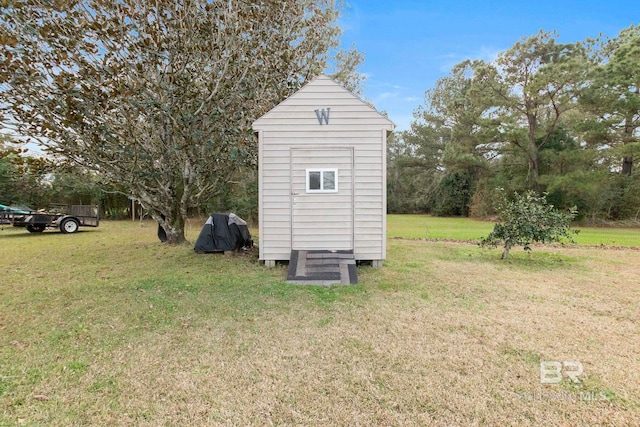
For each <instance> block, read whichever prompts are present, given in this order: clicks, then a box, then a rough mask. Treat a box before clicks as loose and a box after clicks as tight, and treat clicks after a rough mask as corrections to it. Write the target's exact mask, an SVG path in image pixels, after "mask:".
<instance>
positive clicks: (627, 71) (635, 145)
mask: <svg viewBox="0 0 640 427" xmlns="http://www.w3.org/2000/svg"><path fill="white" fill-rule="evenodd" d="M596 46H597V47H599V49H598V50H597V51H596V53H597V54H598V55H599V58H600V60H601V62H600V64H599V66H598V67H595V68H593V70H592V72H591V73H590V75H589V84H588V85H586V86H585V87H584V88H583V90H582V94H581V97H580V104H581V106H582V107H583V110H582V112H583V113H586V114H583V118H585V119H586V120H583V122H582V125H583V126H582V128H581V129H582V130H583V131H584V132H583V136H584V137H585V139H586V140H587V141H588V142H590V143H591V144H593V145H597V146H598V147H599V148H600V149H604V148H613V149H615V150H616V151H617V153H616V154H617V156H618V157H619V158H621V159H622V163H621V165H620V173H621V174H622V175H625V176H630V175H631V173H632V171H633V164H634V155H635V156H637V155H638V153H640V66H639V64H640V26H633V25H632V26H630V27H629V28H626V29H624V30H622V31H621V32H620V34H619V35H618V36H617V37H615V38H613V39H610V40H607V41H605V42H604V43H602V44H601V45H600V46H598V45H596Z"/></svg>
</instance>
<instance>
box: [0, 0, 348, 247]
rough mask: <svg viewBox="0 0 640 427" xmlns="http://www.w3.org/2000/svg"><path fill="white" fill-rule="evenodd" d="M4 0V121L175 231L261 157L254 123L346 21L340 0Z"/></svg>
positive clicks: (323, 61)
mask: <svg viewBox="0 0 640 427" xmlns="http://www.w3.org/2000/svg"><path fill="white" fill-rule="evenodd" d="M3 3H4V4H3V7H2V9H1V10H0V48H1V50H0V64H2V67H0V81H1V82H3V83H2V84H1V85H0V113H1V114H2V122H3V124H4V126H8V127H12V128H13V129H14V130H15V131H16V132H17V133H19V134H21V135H27V136H29V137H31V138H33V139H36V140H37V141H39V142H40V143H41V144H42V145H43V146H45V147H47V149H48V150H49V152H51V153H53V154H58V155H61V156H63V157H65V158H67V159H70V160H71V161H73V162H76V163H78V164H81V165H84V166H85V167H87V168H90V169H92V170H96V171H98V172H99V173H100V174H101V176H102V177H104V178H105V179H107V180H108V181H110V182H113V183H117V184H119V185H123V186H124V188H126V189H127V191H129V192H130V195H132V196H133V197H135V198H136V199H138V200H139V201H140V202H141V203H142V204H143V205H144V206H145V207H146V208H147V209H148V210H149V211H150V212H151V214H152V215H153V216H154V218H156V219H157V220H158V221H159V223H160V224H161V226H162V227H163V228H164V229H165V231H166V232H167V236H168V238H169V241H170V242H172V243H179V242H182V241H184V220H185V217H186V215H187V212H188V209H189V208H190V207H192V206H196V205H198V203H200V202H202V201H203V200H204V201H206V200H208V199H210V198H212V197H215V196H216V195H217V194H219V193H220V192H221V191H223V190H224V188H225V185H226V183H227V181H228V179H229V178H228V177H229V176H230V175H231V174H232V173H233V171H235V170H236V169H237V168H238V166H239V165H243V164H254V163H255V158H256V151H257V150H256V141H255V139H254V137H253V135H252V132H251V131H250V126H251V123H252V122H253V121H254V120H255V119H256V118H258V117H259V116H260V115H262V114H264V113H265V112H266V111H268V110H269V109H270V108H272V107H273V106H274V105H275V104H277V103H278V102H280V101H281V100H282V99H284V98H285V97H286V96H288V95H290V94H292V93H293V92H294V91H295V90H296V89H298V88H299V87H300V85H301V84H303V83H304V82H305V81H306V80H308V79H309V78H311V77H313V76H315V75H317V74H319V73H320V72H322V71H323V70H324V69H326V68H327V66H328V63H329V61H330V52H331V51H332V50H334V48H335V47H336V46H337V45H338V41H339V39H338V38H339V35H340V28H339V27H338V26H337V23H336V21H337V18H338V16H339V5H337V4H336V3H335V2H334V0H282V1H278V2H273V1H269V0H253V1H246V0H229V1H224V2H223V1H211V0H186V1H181V0H158V1H153V2H150V1H146V0H119V1H111V0H64V1H62V0H48V1H42V2H34V1H31V0H15V1H11V2H3ZM358 55H359V54H358V53H357V51H355V50H352V51H351V52H343V53H342V54H341V56H339V57H338V58H337V63H338V66H340V65H341V64H342V65H344V67H346V68H347V72H345V73H342V74H339V75H338V76H337V77H338V78H342V79H343V80H347V81H348V80H349V78H350V76H352V75H353V72H354V70H355V66H356V65H357V63H358V62H359V61H360V60H361V57H359V56H358ZM353 85H354V87H356V88H357V85H358V81H357V80H356V82H355V83H353Z"/></svg>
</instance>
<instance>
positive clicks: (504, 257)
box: [500, 246, 510, 259]
mask: <svg viewBox="0 0 640 427" xmlns="http://www.w3.org/2000/svg"><path fill="white" fill-rule="evenodd" d="M509 249H510V248H507V247H506V246H505V247H504V251H502V256H501V257H500V259H507V257H508V256H509Z"/></svg>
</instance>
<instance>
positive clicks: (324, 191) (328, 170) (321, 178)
mask: <svg viewBox="0 0 640 427" xmlns="http://www.w3.org/2000/svg"><path fill="white" fill-rule="evenodd" d="M309 172H320V189H319V190H312V189H310V188H309ZM325 172H333V176H334V178H335V179H334V188H333V189H332V190H325V189H324V173H325ZM305 180H306V183H305V189H306V191H307V193H309V194H324V193H337V192H338V188H339V187H338V169H336V168H307V169H305Z"/></svg>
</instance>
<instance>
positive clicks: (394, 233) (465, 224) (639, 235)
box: [387, 215, 640, 247]
mask: <svg viewBox="0 0 640 427" xmlns="http://www.w3.org/2000/svg"><path fill="white" fill-rule="evenodd" d="M492 229H493V223H492V222H487V221H476V220H473V219H468V218H440V217H433V216H429V215H387V236H388V237H408V238H421V239H424V238H429V239H454V240H480V239H481V238H482V237H485V236H486V235H487V234H489V233H490V232H491V230H492ZM575 229H576V230H579V231H580V232H579V233H578V235H577V236H576V237H575V241H576V243H578V244H580V245H606V246H629V247H640V228H595V227H578V226H576V227H575Z"/></svg>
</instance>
